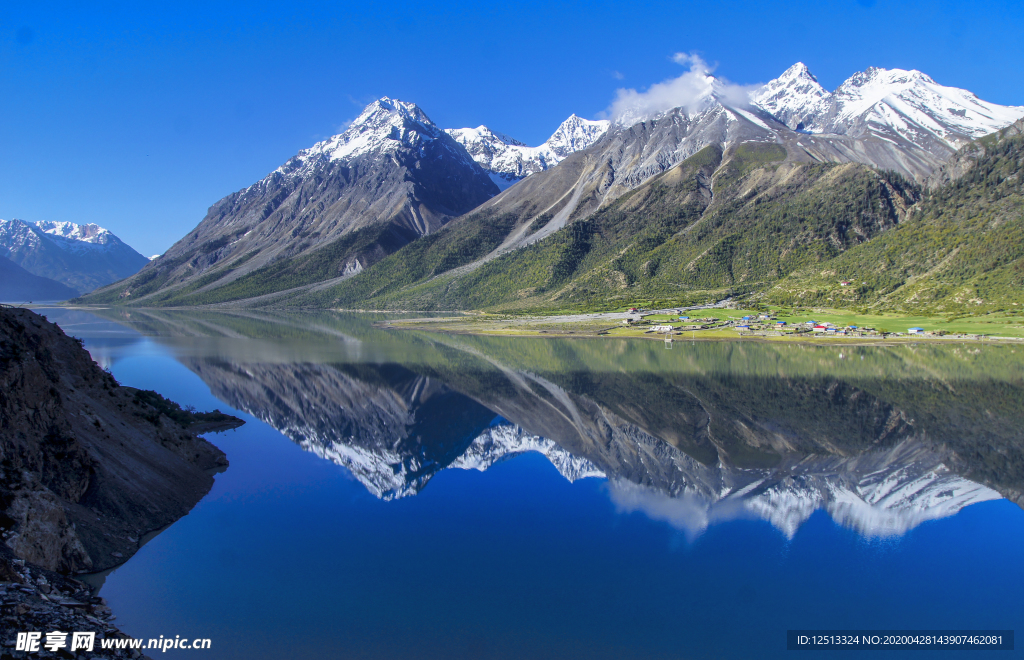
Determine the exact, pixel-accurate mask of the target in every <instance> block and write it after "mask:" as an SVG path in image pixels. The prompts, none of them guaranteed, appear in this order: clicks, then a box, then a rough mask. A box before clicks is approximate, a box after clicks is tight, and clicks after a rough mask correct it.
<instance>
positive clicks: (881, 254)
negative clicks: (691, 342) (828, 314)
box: [766, 122, 1024, 313]
mask: <svg viewBox="0 0 1024 660" xmlns="http://www.w3.org/2000/svg"><path fill="white" fill-rule="evenodd" d="M1019 124H1021V122H1018V123H1017V125H1015V126H1018V125H1019ZM1022 168H1024V136H1022V135H1020V133H1019V128H1017V129H1015V128H1014V127H1011V128H1010V129H1008V130H1006V131H1004V132H1003V133H1002V134H997V135H992V136H988V137H987V138H984V139H983V140H981V141H979V142H978V143H976V144H975V145H972V146H971V147H970V148H967V149H965V150H963V151H962V152H961V153H960V154H958V157H957V159H956V160H955V161H954V162H951V163H950V165H949V166H947V170H959V171H963V170H966V172H964V173H963V174H962V176H960V178H958V179H956V180H954V181H952V182H949V183H946V184H945V185H943V186H941V187H939V188H937V189H935V190H933V191H931V192H930V193H929V194H927V195H926V196H925V197H924V199H923V200H922V201H921V202H920V203H919V204H918V205H917V206H916V207H915V208H914V209H913V212H912V213H911V214H910V216H909V218H908V219H907V220H906V221H905V222H902V223H901V224H900V225H899V226H898V227H896V228H895V229H893V230H891V231H887V232H885V233H883V234H881V235H880V236H878V237H877V238H876V239H874V240H872V241H869V242H867V243H864V244H863V245H859V246H857V247H856V248H854V249H851V250H849V251H847V252H845V253H843V254H842V255H840V256H838V257H836V258H835V259H834V260H832V261H830V262H828V263H825V264H822V265H820V267H817V266H816V267H813V268H804V269H801V270H800V271H798V272H795V273H793V274H792V275H791V276H790V277H788V278H786V279H784V280H782V281H781V282H779V283H778V284H777V285H775V286H774V287H772V288H771V289H770V290H769V291H768V292H767V293H766V297H767V299H768V300H770V301H773V302H777V303H788V304H794V303H795V304H808V305H828V306H834V307H860V306H864V307H873V308H878V309H897V310H914V311H933V312H951V313H975V312H989V311H995V310H1000V309H1013V308H1014V307H1020V306H1021V305H1024V177H1022V174H1021V171H1022ZM843 281H847V282H850V284H849V285H847V286H842V284H841V282H843Z"/></svg>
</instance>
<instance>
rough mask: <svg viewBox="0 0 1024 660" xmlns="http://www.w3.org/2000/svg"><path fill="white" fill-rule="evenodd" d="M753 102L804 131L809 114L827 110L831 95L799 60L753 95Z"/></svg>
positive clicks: (814, 114) (782, 120)
mask: <svg viewBox="0 0 1024 660" xmlns="http://www.w3.org/2000/svg"><path fill="white" fill-rule="evenodd" d="M751 101H752V103H753V105H755V106H756V107H759V108H761V109H762V110H764V111H765V112H767V113H768V114H770V115H772V116H774V117H775V118H776V119H778V120H779V121H780V122H782V123H783V124H786V125H787V126H789V127H790V128H791V129H794V130H803V129H804V127H805V121H806V119H807V118H808V117H817V116H819V115H821V114H823V113H825V112H827V111H828V107H829V103H830V101H831V95H830V94H829V93H828V92H827V91H825V89H824V88H823V87H822V86H821V85H820V84H818V79H817V78H815V77H814V74H812V73H811V71H810V69H808V68H807V65H806V64H804V63H803V62H797V63H796V64H794V65H793V66H791V67H789V68H788V69H786V71H785V72H784V73H783V74H782V75H781V76H779V77H778V78H776V79H775V80H773V81H771V82H770V83H768V84H767V85H765V86H764V87H762V88H761V89H760V90H758V91H757V92H755V93H754V94H752V95H751Z"/></svg>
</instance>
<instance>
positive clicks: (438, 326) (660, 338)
mask: <svg viewBox="0 0 1024 660" xmlns="http://www.w3.org/2000/svg"><path fill="white" fill-rule="evenodd" d="M445 321H448V323H445ZM452 321H454V322H452ZM481 323H487V324H493V325H498V324H504V323H505V321H480V320H475V321H473V322H471V324H470V323H466V322H460V321H457V320H448V319H445V320H441V319H438V320H432V319H407V320H405V319H403V320H395V321H381V322H378V323H375V324H374V325H375V326H376V327H379V328H382V329H394V330H419V331H424V332H441V333H445V334H451V335H474V336H481V337H484V336H486V337H535V338H540V339H545V338H559V339H593V338H602V339H640V340H646V341H656V342H661V343H666V344H672V343H681V342H698V341H701V342H736V341H742V342H751V341H756V342H783V343H790V344H803V345H812V346H813V345H830V344H838V345H841V346H899V345H903V344H907V343H912V344H918V343H922V342H927V343H951V342H962V343H967V342H971V343H1000V344H1016V343H1024V337H1008V336H998V335H982V336H975V337H962V336H932V335H925V336H920V337H917V336H896V337H893V336H879V337H849V336H830V335H811V333H799V334H796V333H789V334H785V335H782V336H765V335H760V334H753V333H749V334H738V333H737V334H734V335H731V336H730V335H729V334H728V333H727V331H725V330H711V331H709V330H696V331H693V334H692V335H691V336H687V333H688V332H690V331H681V332H674V333H671V334H668V333H653V332H650V331H644V332H632V333H625V332H619V333H614V334H613V333H610V332H608V330H617V329H619V326H615V327H613V328H606V329H603V330H586V329H579V330H553V329H530V328H518V329H514V330H513V329H507V328H476V327H466V326H470V325H480V324H481ZM540 323H543V322H540ZM442 324H444V325H442ZM538 324H539V323H538ZM453 326H454V327H453ZM459 326H463V327H459ZM669 337H671V340H669Z"/></svg>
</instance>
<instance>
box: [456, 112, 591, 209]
mask: <svg viewBox="0 0 1024 660" xmlns="http://www.w3.org/2000/svg"><path fill="white" fill-rule="evenodd" d="M609 125H610V122H608V121H605V120H599V121H591V120H588V119H582V118H580V117H577V116H576V115H575V114H574V115H572V116H570V117H569V118H568V119H566V120H565V121H564V122H562V123H561V125H560V126H559V127H558V129H557V130H556V131H555V132H554V133H553V134H552V135H551V137H550V138H548V139H547V141H546V142H544V144H542V145H540V146H539V147H528V146H526V145H525V144H523V143H522V142H520V141H519V140H516V139H513V138H510V137H508V136H507V135H504V134H502V133H497V132H495V131H492V130H491V129H489V128H487V127H486V126H478V127H476V128H449V129H447V133H448V134H449V135H451V136H452V137H453V138H455V140H456V141H457V142H459V143H460V144H462V146H464V147H465V148H466V151H468V152H469V154H470V155H471V156H473V159H474V160H475V161H476V162H477V163H479V164H480V166H481V167H483V168H484V170H486V171H487V172H488V174H490V176H491V180H492V181H494V183H495V184H497V186H498V187H499V188H501V189H502V190H504V189H506V188H508V187H509V186H511V185H512V184H514V183H516V182H517V181H520V180H522V179H524V178H525V177H527V176H529V175H531V174H534V173H536V172H542V171H544V170H546V169H548V168H550V167H554V166H555V165H557V164H558V163H560V162H561V161H562V160H564V159H565V158H566V157H567V156H569V155H570V154H572V153H575V152H577V151H582V150H583V149H586V148H588V147H589V146H590V145H592V144H594V143H595V142H597V140H598V139H599V138H600V137H601V136H602V135H604V134H605V133H606V132H607V131H608V127H609Z"/></svg>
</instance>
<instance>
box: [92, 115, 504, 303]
mask: <svg viewBox="0 0 1024 660" xmlns="http://www.w3.org/2000/svg"><path fill="white" fill-rule="evenodd" d="M497 192H498V188H497V186H495V185H494V183H492V182H491V180H490V178H489V177H488V175H487V174H486V173H485V172H484V171H483V170H482V169H481V168H480V166H479V165H477V163H476V162H475V161H474V160H473V159H472V157H470V155H469V154H468V153H467V152H466V150H465V149H464V148H463V147H462V145H460V144H459V143H457V142H456V141H455V140H454V139H452V138H451V137H450V136H449V135H448V134H447V133H445V132H444V131H443V130H441V129H440V128H438V127H437V126H436V125H434V123H433V122H432V121H431V120H430V118H429V117H427V115H426V114H425V113H424V112H423V111H422V110H421V109H420V108H419V107H418V106H416V105H415V104H412V103H404V102H402V101H398V100H393V99H389V98H387V97H384V98H381V99H380V100H378V101H375V102H373V103H371V104H370V105H369V106H367V107H366V109H365V110H364V111H363V112H362V114H360V115H359V117H358V118H356V120H355V121H354V122H352V124H351V125H350V126H349V127H348V128H347V129H346V130H345V131H344V132H343V133H340V134H339V135H335V136H333V137H331V138H329V139H327V140H324V141H323V142H319V143H317V144H316V145H314V146H313V147H311V148H309V149H304V150H302V151H300V152H299V153H298V154H296V155H295V156H294V157H293V158H291V159H289V160H288V162H286V163H285V164H284V165H282V166H281V167H279V168H277V169H276V170H274V171H273V172H271V173H270V174H269V175H267V177H265V178H264V179H263V180H262V181H259V182H257V183H255V184H253V185H251V186H249V187H248V188H246V189H244V190H241V191H239V192H237V193H234V194H232V195H228V196H227V197H225V198H224V199H222V200H220V201H219V202H217V203H216V204H214V205H213V206H212V207H211V208H210V211H209V213H208V214H207V216H206V218H204V219H203V221H202V222H201V223H200V224H199V226H197V227H196V229H195V230H194V231H192V232H190V233H189V234H188V235H187V236H186V237H184V238H183V239H182V240H180V241H178V242H177V243H176V244H175V245H174V246H172V247H171V248H170V249H169V250H168V251H167V252H166V253H164V254H163V255H162V256H160V257H159V258H157V259H155V260H154V261H153V262H151V263H150V264H149V265H148V266H147V267H146V268H144V269H143V270H142V272H140V273H139V274H138V275H137V276H135V277H133V278H130V279H128V280H126V281H124V282H120V283H118V284H117V285H115V286H111V287H108V288H106V289H103V290H101V291H98V292H96V293H94V294H93V295H91V296H89V297H88V298H86V299H85V301H87V302H97V303H98V302H104V303H107V302H120V303H124V302H130V303H139V302H141V303H146V304H168V303H169V302H174V303H175V304H189V303H191V302H195V301H198V300H206V301H211V300H230V299H235V298H246V297H250V296H252V295H254V294H262V293H269V292H275V291H283V290H287V289H292V288H295V287H301V286H304V285H309V284H314V283H319V282H323V281H331V280H338V279H341V278H345V277H348V276H351V275H354V274H356V273H358V272H360V271H361V270H362V269H364V268H366V267H367V266H369V265H370V264H372V263H374V262H376V261H377V260H379V259H380V258H382V257H383V256H385V255H387V254H390V253H392V252H394V251H395V250H397V249H398V248H400V247H401V246H402V245H405V244H406V243H408V242H409V241H412V240H414V239H415V238H417V237H419V236H423V235H427V234H430V233H432V232H434V231H436V230H437V229H439V228H440V227H441V226H442V225H444V224H445V223H446V222H447V221H448V220H449V219H451V218H453V217H455V216H459V215H462V214H464V213H466V212H467V211H469V210H471V209H473V208H474V207H476V206H478V205H480V204H481V203H482V202H484V201H486V200H487V199H488V198H490V197H491V196H493V195H494V194H496V193H497Z"/></svg>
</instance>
